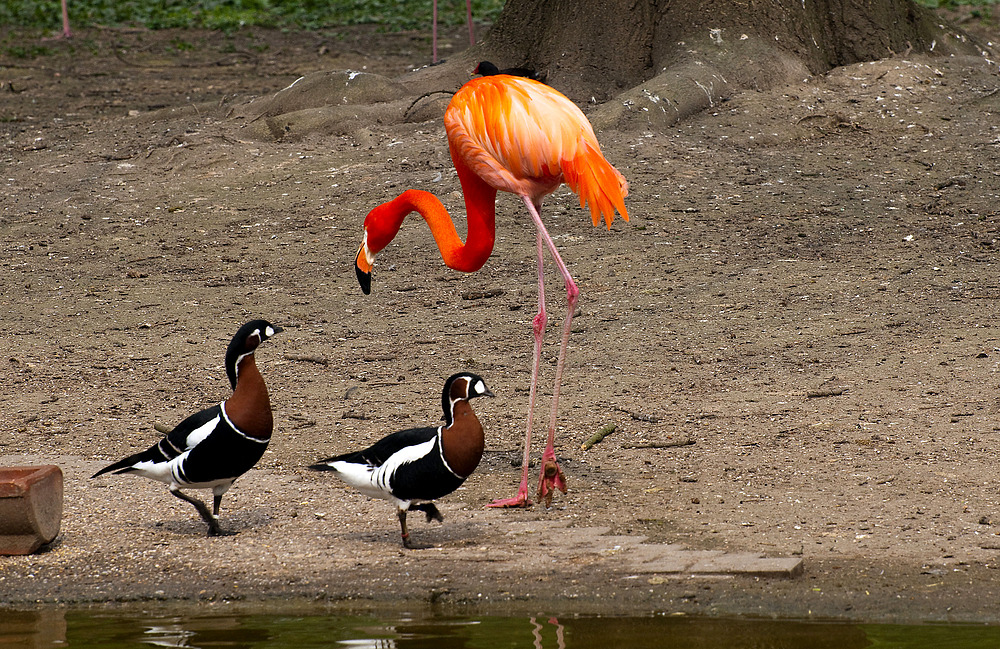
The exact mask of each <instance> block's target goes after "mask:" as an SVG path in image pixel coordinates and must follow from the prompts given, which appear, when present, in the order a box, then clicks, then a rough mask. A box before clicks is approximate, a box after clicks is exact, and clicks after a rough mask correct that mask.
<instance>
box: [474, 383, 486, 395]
mask: <svg viewBox="0 0 1000 649" xmlns="http://www.w3.org/2000/svg"><path fill="white" fill-rule="evenodd" d="M476 394H486V384H485V383H483V382H482V381H476Z"/></svg>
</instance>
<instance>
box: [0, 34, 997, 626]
mask: <svg viewBox="0 0 1000 649" xmlns="http://www.w3.org/2000/svg"><path fill="white" fill-rule="evenodd" d="M460 36H461V35H460V34H456V38H455V39H454V40H455V42H456V43H460V42H461V39H460ZM4 42H5V43H8V44H10V43H15V44H18V45H21V46H23V47H28V46H29V45H30V46H34V45H37V44H38V43H37V41H32V42H31V43H28V42H22V41H19V40H18V38H17V37H16V36H15V35H13V34H10V33H7V34H5V35H4ZM44 47H45V48H46V50H47V51H46V52H45V53H43V54H42V55H40V56H37V57H34V58H14V57H12V56H11V55H10V53H9V50H8V53H7V54H4V55H3V58H2V59H0V82H2V87H0V94H2V96H3V102H2V103H0V116H2V121H0V137H2V141H3V147H2V160H3V169H4V172H3V177H2V181H3V183H4V192H3V196H2V197H0V210H2V211H0V227H2V229H3V233H4V237H3V241H4V246H3V251H2V256H0V260H2V267H3V273H2V275H0V278H2V279H0V283H2V286H3V292H2V298H0V299H2V302H3V308H4V314H5V317H4V332H3V334H0V346H2V348H3V353H2V356H0V382H2V384H3V385H4V386H5V389H4V390H3V392H2V396H0V403H2V408H0V423H2V431H3V432H2V434H0V456H2V457H0V463H2V464H15V463H24V462H46V463H48V462H54V463H58V464H60V465H61V466H62V467H63V469H64V471H65V472H66V477H67V486H66V507H65V518H64V521H63V533H62V536H61V537H60V539H59V540H58V541H57V543H56V544H55V545H54V547H52V548H51V549H50V550H49V551H48V552H45V553H42V554H39V555H35V556H32V557H24V558H7V559H2V560H0V601H3V602H6V603H14V604H27V603H32V602H36V601H61V602H90V601H96V602H101V601H109V600H110V601H129V600H135V599H173V598H179V599H215V600H221V599H237V600H259V599H266V598H275V597H278V598H282V599H292V598H296V599H297V598H302V599H305V600H315V599H320V600H323V601H327V600H330V601H346V602H355V603H357V602H362V603H364V602H368V603H382V604H385V603H391V602H400V601H403V602H410V603H421V602H426V603H427V605H431V604H434V605H437V606H473V607H479V606H486V607H492V609H491V610H515V609H545V610H563V611H571V610H576V611H604V612H633V613H642V612H649V611H654V610H669V611H685V612H691V613H711V614H724V613H743V614H762V615H796V616H806V615H818V616H830V617H852V618H861V619H868V618H878V619H958V620H984V619H986V620H996V617H997V614H996V610H995V608H985V607H984V604H983V603H986V602H993V601H996V592H995V591H996V586H995V583H996V568H997V554H998V553H1000V537H998V534H1000V514H997V504H998V500H1000V496H998V487H997V482H996V476H997V474H998V469H1000V466H998V465H1000V460H998V458H997V454H996V452H995V449H994V444H995V443H996V440H997V430H998V425H997V423H996V422H997V411H998V408H1000V403H998V399H997V387H998V367H1000V365H998V360H1000V331H998V329H997V325H996V322H997V315H998V313H997V299H998V298H1000V283H998V280H997V277H998V273H997V263H996V257H997V248H998V246H1000V244H998V233H997V227H998V225H997V216H998V208H997V205H998V201H997V198H998V193H1000V178H998V176H997V169H998V157H1000V156H998V147H1000V144H998V142H1000V140H998V136H1000V117H998V113H1000V99H998V97H1000V95H998V94H997V93H996V90H997V82H998V77H997V74H996V66H995V65H994V64H992V63H990V62H987V61H984V60H981V59H979V60H973V59H961V60H959V59H943V58H920V59H915V60H909V59H902V58H899V59H891V60H886V61H881V62H876V63H871V64H862V65H855V66H850V67H847V68H843V69H838V70H835V71H833V72H832V73H831V74H829V75H827V76H826V77H823V78H810V79H804V80H803V81H802V83H801V84H798V85H795V86H792V87H786V88H782V89H779V90H777V91H773V92H767V93H752V94H747V95H742V96H739V97H737V98H736V99H734V100H732V101H729V102H727V103H725V104H722V105H719V106H717V107H716V109H715V110H712V111H710V112H707V113H705V114H703V115H701V116H699V117H697V118H695V119H692V120H689V121H687V122H685V123H683V124H681V125H680V126H679V127H677V128H676V129H674V130H672V131H670V132H669V133H666V134H662V135H654V134H650V133H642V132H628V133H618V132H604V133H599V138H600V140H601V142H602V145H603V147H604V150H605V154H606V156H607V157H608V158H609V159H610V160H611V161H612V162H613V163H614V164H615V165H616V166H617V167H618V168H619V169H620V170H621V171H622V172H623V173H624V174H625V176H626V177H627V178H628V179H629V181H630V184H631V194H630V196H629V198H628V208H629V212H630V214H631V215H632V217H633V218H632V221H631V223H627V224H626V223H622V222H620V221H618V222H616V223H615V224H614V225H613V227H612V228H611V230H610V232H608V231H605V230H604V229H600V228H592V227H591V226H590V223H589V219H588V216H587V214H585V213H584V212H582V211H581V210H580V209H579V207H578V205H577V203H576V200H575V197H573V196H571V195H569V194H568V193H567V192H566V191H564V190H560V191H558V192H557V193H556V194H555V195H553V196H552V197H551V198H550V199H549V200H548V202H547V203H546V212H547V215H548V219H549V224H550V232H551V233H552V234H553V235H554V236H555V237H556V238H557V240H558V242H559V245H560V246H561V249H562V250H563V254H564V258H565V259H566V260H567V263H568V264H569V267H570V270H571V272H572V273H573V274H574V276H575V277H576V278H577V279H578V280H579V283H580V287H581V291H582V310H581V315H580V317H579V318H578V320H576V321H575V322H576V323H577V324H575V325H574V331H573V334H572V337H571V343H570V345H571V346H570V350H569V360H568V367H567V371H566V377H565V381H564V388H563V394H564V397H563V398H564V402H563V403H564V406H563V407H562V409H561V417H560V421H561V426H560V429H559V431H558V452H559V454H560V457H561V459H562V461H563V466H564V469H565V470H566V472H567V477H568V480H569V485H570V489H571V491H570V493H569V494H568V495H567V496H565V497H559V498H557V500H556V502H555V503H554V506H553V507H552V508H551V509H545V508H541V507H537V506H536V507H534V508H532V509H530V510H526V511H491V510H485V509H484V508H483V506H484V505H485V504H486V503H487V502H489V500H491V499H492V498H494V497H498V496H506V495H512V494H513V491H514V488H515V486H516V483H517V480H518V477H519V469H518V468H517V467H516V466H513V465H512V460H516V458H517V457H518V455H519V448H520V447H519V445H520V441H521V438H522V431H523V418H524V413H525V409H526V401H527V384H528V380H527V379H528V373H529V365H530V346H531V331H530V321H531V318H532V317H533V315H534V302H535V287H534V282H533V280H532V278H533V274H534V263H533V252H534V248H533V243H534V232H533V229H532V227H531V224H530V221H529V219H528V218H527V215H525V214H524V213H523V209H522V208H520V206H519V202H518V201H517V200H516V199H515V198H513V197H510V196H502V197H501V198H500V200H499V206H498V224H497V227H498V237H497V246H496V250H495V252H494V255H493V257H492V259H491V260H490V262H489V263H488V264H487V265H486V267H485V268H484V269H483V270H481V271H480V272H478V273H475V274H473V275H462V274H460V273H457V272H453V271H450V270H448V269H447V268H445V267H444V266H443V265H442V263H441V261H440V257H439V255H438V253H437V251H436V249H435V248H434V246H433V243H432V241H431V238H430V236H429V235H428V233H427V229H426V227H425V226H424V225H423V224H422V223H421V222H420V221H419V220H415V221H411V222H408V223H407V224H406V225H405V226H404V228H403V231H402V232H401V235H400V236H399V237H398V238H397V239H396V241H395V243H394V245H393V246H391V247H390V248H389V249H388V250H386V251H385V252H384V253H383V254H382V255H381V256H380V258H379V267H378V274H377V276H376V284H375V287H374V291H373V295H371V296H364V295H362V294H361V291H360V290H359V289H358V287H357V283H356V279H355V277H354V273H353V271H352V269H351V264H352V260H353V255H354V253H355V251H356V250H357V245H358V236H359V232H360V224H361V221H362V219H363V217H364V215H365V214H366V213H367V212H368V210H369V209H370V208H371V207H372V206H374V205H376V204H378V203H380V202H382V201H384V200H387V199H389V198H391V197H393V196H394V195H396V194H397V193H399V192H400V191H401V190H402V189H404V188H407V187H417V188H424V189H430V190H432V191H434V192H435V193H436V194H437V195H439V196H440V197H441V198H442V199H443V200H444V202H445V204H446V205H447V206H448V207H449V208H450V209H452V210H454V212H455V213H460V212H461V208H462V202H461V197H460V194H459V193H458V192H459V184H458V181H457V178H456V176H455V174H454V171H453V169H452V167H451V164H450V161H449V159H448V154H447V147H446V145H445V143H444V135H443V127H442V125H441V124H440V123H439V122H438V121H436V120H435V121H429V122H426V123H421V124H416V125H413V124H409V125H401V126H384V127H383V126H380V125H377V124H373V125H371V126H370V127H367V128H363V129H359V130H358V131H357V132H356V133H355V134H354V135H350V136H343V137H334V136H325V137H320V136H316V137H312V138H306V139H304V140H301V141H297V142H291V143H289V142H284V143H281V142H279V143H274V142H267V141H262V140H260V139H257V138H254V137H249V136H248V134H247V133H248V132H247V129H246V128H245V127H246V124H245V123H243V122H241V121H239V120H236V119H234V118H233V117H232V115H233V113H234V111H233V108H234V107H237V106H240V105H243V104H244V103H245V102H246V101H248V100H250V99H251V98H253V97H255V96H264V95H267V94H269V93H272V92H274V91H276V90H278V89H280V88H282V87H285V86H287V85H288V84H289V83H291V82H292V81H294V80H295V79H296V78H298V77H299V76H300V75H302V74H305V73H307V72H310V71H315V70H326V69H338V68H343V69H362V68H365V69H367V70H369V71H374V72H378V73H383V74H389V75H393V76H394V75H398V74H402V73H404V72H405V71H406V70H407V69H408V68H410V67H411V66H414V65H418V64H420V63H422V62H423V61H425V60H426V59H427V58H428V54H427V47H426V42H425V39H424V38H423V37H422V36H421V35H416V34H403V35H385V34H377V33H374V32H371V31H366V30H360V29H359V30H351V31H347V32H343V33H342V34H339V35H319V34H280V33H273V32H247V33H243V34H238V35H233V36H219V35H217V34H200V33H189V32H174V33H171V32H153V33H149V32H126V31H109V30H101V31H91V32H82V33H81V34H80V35H79V36H78V37H77V38H74V39H73V40H72V41H69V42H47V43H45V44H44ZM549 281H550V282H551V286H552V287H555V288H553V290H552V291H551V292H550V295H549V300H550V302H549V304H550V308H551V311H552V313H553V314H554V316H553V319H552V322H553V325H552V327H550V331H549V332H548V340H549V344H548V345H547V346H546V349H545V354H546V358H547V359H548V360H549V361H551V360H553V359H554V355H555V348H556V343H557V328H558V322H559V321H560V320H561V317H562V305H563V304H564V302H563V301H562V300H563V297H562V295H561V294H560V291H559V290H557V288H558V287H559V282H558V279H557V278H556V276H555V275H554V274H552V275H551V276H550V280H549ZM250 317H266V318H268V319H270V320H271V321H273V322H275V323H277V324H279V325H281V326H282V327H284V328H285V332H284V333H283V334H281V336H280V337H276V338H275V339H274V340H273V341H272V342H271V343H269V344H268V346H267V347H265V348H264V349H262V350H261V353H260V354H259V363H260V366H261V368H262V371H263V373H264V376H265V378H266V379H267V381H268V385H269V387H270V391H271V395H272V401H273V403H274V408H275V417H276V421H277V433H276V437H275V439H274V442H273V443H272V445H271V447H270V450H269V451H268V453H267V454H266V455H265V457H264V459H263V460H262V461H261V463H260V465H259V466H258V468H257V469H255V470H253V471H251V472H250V473H249V474H247V475H246V476H245V477H244V478H242V479H241V480H240V481H239V482H237V484H236V487H235V488H234V489H233V490H232V491H231V492H230V493H229V494H227V496H226V498H225V500H224V502H223V525H224V527H227V528H229V529H230V530H232V531H235V532H237V534H236V535H235V536H229V537H224V538H211V539H209V538H206V537H205V536H204V525H203V524H202V523H201V522H200V521H199V520H198V519H197V517H196V515H195V513H194V511H193V510H192V508H190V507H189V506H187V505H186V504H184V503H181V502H179V501H176V499H174V498H172V497H170V496H169V494H167V493H166V490H165V489H164V488H163V487H162V485H157V484H152V483H149V482H146V481H143V480H140V479H138V478H130V477H102V478H100V479H97V480H91V479H89V477H88V476H89V475H91V474H92V473H93V472H94V471H95V470H96V469H97V468H99V467H101V466H103V465H104V464H106V463H108V462H109V461H112V460H114V459H117V458H119V457H121V456H124V455H125V454H128V453H130V452H134V451H135V450H137V449H140V448H144V447H146V446H148V445H150V444H151V443H153V442H154V441H155V440H156V439H158V437H159V433H157V432H156V431H154V429H153V427H152V425H153V423H154V422H156V421H162V422H166V423H170V424H174V423H177V422H178V421H180V420H181V419H182V418H183V417H184V416H186V415H187V414H189V413H191V412H193V411H195V410H197V409H200V408H203V407H206V406H208V405H211V404H213V403H215V402H217V401H218V400H220V399H222V398H224V397H225V396H226V387H227V384H226V380H225V376H224V372H223V369H222V366H221V363H222V356H223V353H224V350H225V345H226V343H227V342H228V340H229V338H230V337H231V335H232V334H233V332H234V331H235V329H236V328H237V327H238V325H239V324H241V323H242V322H243V321H245V320H247V319H249V318H250ZM463 368H468V369H472V370H474V371H476V372H478V373H480V374H482V375H483V376H484V377H486V380H487V381H488V383H489V384H490V387H491V388H492V389H493V391H494V392H495V393H496V394H497V397H496V398H495V399H491V400H482V401H481V402H478V403H476V404H475V405H476V407H477V411H478V413H479V416H480V418H481V419H482V421H483V422H484V425H485V428H486V430H487V436H488V440H487V454H486V457H485V458H484V461H483V463H482V465H481V466H480V468H479V470H478V471H477V472H476V473H475V474H474V475H473V477H472V478H471V479H470V480H469V481H468V482H467V483H466V486H465V487H464V488H463V489H462V490H461V491H459V492H457V493H456V494H454V495H452V496H451V497H449V498H446V499H445V500H444V501H442V503H441V508H442V512H443V513H444V515H445V517H446V518H445V522H444V524H442V525H438V524H431V525H425V524H424V523H423V522H422V521H415V523H414V526H413V527H414V529H413V534H414V537H415V538H416V539H417V540H419V541H422V542H424V543H427V544H429V545H432V546H433V547H432V548H431V549H427V550H420V551H403V550H402V548H401V547H400V546H399V540H398V530H397V522H396V519H395V516H394V515H393V512H392V509H391V507H390V506H388V505H387V504H385V503H382V502H371V501H368V500H367V499H365V498H364V497H362V496H360V495H358V494H355V493H352V492H349V491H347V490H345V489H344V488H342V487H341V486H340V484H338V483H336V482H335V481H334V480H333V479H332V478H331V477H330V476H327V475H315V474H312V473H310V472H307V471H305V470H304V469H303V466H304V465H306V464H308V463H310V462H313V461H315V460H316V459H317V458H320V457H323V456H327V455H330V454H332V453H335V452H338V451H343V450H348V449H350V448H353V447H356V446H359V445H363V444H366V443H369V442H370V441H372V440H374V439H376V438H377V437H379V436H381V435H383V434H385V433H387V432H390V431H392V430H395V429H398V428H402V427H407V426H413V425H422V424H425V423H430V422H434V421H436V420H437V419H438V418H439V417H440V406H439V397H438V395H439V393H440V388H441V383H442V381H443V379H444V377H446V376H447V375H449V374H451V373H452V372H454V371H457V370H459V369H463ZM546 372H547V379H546V381H543V385H547V381H550V380H551V364H550V365H548V366H547V367H546ZM546 397H547V395H546V394H543V398H546ZM541 410H542V411H543V412H544V410H545V404H544V403H543V405H542V408H541ZM540 421H541V418H540ZM542 423H543V422H542ZM609 424H614V425H615V426H616V429H615V432H614V433H612V434H611V435H610V436H609V437H607V438H606V439H605V440H604V441H603V442H602V443H600V444H599V445H597V446H596V447H594V448H592V449H591V450H589V451H586V452H584V451H581V450H580V445H581V443H582V442H583V441H584V440H586V439H587V438H588V437H590V436H591V435H592V434H593V433H594V432H596V431H598V430H600V429H602V428H603V427H605V426H607V425H609ZM542 428H544V426H543V425H542ZM539 452H540V451H539V450H538V449H536V453H535V454H536V457H537V455H538V453H539ZM598 527H607V528H609V530H608V532H609V534H613V535H622V536H633V537H634V536H644V537H646V538H647V539H648V541H649V542H654V543H675V544H679V545H681V546H683V547H685V548H688V549H692V550H723V551H728V552H741V551H752V552H760V553H763V554H765V555H768V556H776V557H780V556H797V557H801V558H802V559H803V563H804V566H805V572H804V574H803V575H802V576H799V577H796V578H793V579H785V580H775V579H760V578H758V577H754V576H743V577H710V578H708V577H692V576H690V575H685V574H681V575H662V574H649V573H643V572H641V571H638V570H636V567H635V565H634V564H632V563H629V561H628V556H627V553H623V552H618V551H616V550H615V546H614V544H611V545H610V546H604V545H601V544H599V543H598V544H597V545H594V546H591V547H583V546H573V547H571V548H569V549H567V544H566V543H564V542H563V541H562V540H564V539H566V538H567V537H572V535H573V534H574V530H575V529H591V528H598Z"/></svg>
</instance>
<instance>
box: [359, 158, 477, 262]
mask: <svg viewBox="0 0 1000 649" xmlns="http://www.w3.org/2000/svg"><path fill="white" fill-rule="evenodd" d="M455 168H456V169H457V170H458V178H459V180H460V181H461V183H462V192H463V194H464V195H465V210H466V220H467V222H468V234H467V236H466V238H465V242H463V241H462V239H461V238H460V237H459V236H458V231H457V230H456V229H455V224H454V223H453V222H452V220H451V216H449V215H448V211H447V210H446V209H445V207H444V205H442V204H441V201H439V200H438V198H437V197H436V196H434V194H431V193H430V192H425V191H422V190H419V189H408V190H406V191H405V192H403V193H402V194H400V195H399V196H398V197H396V198H395V199H393V200H391V201H389V202H388V203H383V204H382V205H379V206H378V207H376V208H375V209H373V210H372V211H371V212H369V213H368V216H367V217H366V218H365V232H366V233H367V243H368V248H369V250H370V251H371V253H372V254H375V253H378V252H379V251H380V250H382V249H383V248H385V247H386V246H387V245H389V242H390V241H392V239H393V237H395V236H396V234H397V233H398V232H399V228H400V227H401V226H402V225H403V219H404V218H406V215H408V214H410V213H411V212H417V213H418V214H420V216H422V217H423V218H424V220H425V221H427V225H428V226H429V227H430V229H431V234H433V235H434V241H435V242H436V243H437V247H438V249H439V250H440V251H441V258H442V259H444V263H445V264H446V265H447V266H448V267H449V268H454V269H455V270H460V271H463V272H466V273H471V272H473V271H476V270H479V269H480V268H482V266H483V264H485V263H486V260H487V259H488V258H489V256H490V254H491V253H492V252H493V243H494V241H495V239H496V233H495V227H496V225H495V222H496V195H497V190H495V189H494V188H492V187H490V186H489V185H488V184H486V182H484V181H483V180H482V179H481V178H479V176H477V175H476V174H475V173H473V172H472V171H471V170H470V169H469V168H468V167H467V166H466V165H465V164H464V163H462V162H461V161H460V160H456V161H455Z"/></svg>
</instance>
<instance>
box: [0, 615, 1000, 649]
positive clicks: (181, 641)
mask: <svg viewBox="0 0 1000 649" xmlns="http://www.w3.org/2000/svg"><path fill="white" fill-rule="evenodd" d="M63 646H69V647H73V648H74V649H87V648H90V647H94V648H97V647H99V648H101V649H117V648H119V647H141V646H147V647H149V646H152V647H184V648H186V649H215V648H219V647H222V648H234V649H238V648H246V649H291V648H294V649H308V648H310V647H343V648H345V649H465V648H468V649H506V648H508V647H509V648H512V649H513V648H518V649H521V648H524V649H530V648H531V647H534V648H535V649H607V648H609V647H627V648H628V649H645V648H647V647H648V648H650V649H652V648H654V647H655V648H656V649H717V648H722V649H744V648H745V649H798V648H809V649H827V648H829V649H855V648H856V649H861V648H863V647H878V648H881V649H931V648H932V647H933V648H934V649H939V648H941V647H949V649H951V648H954V649H980V648H985V647H990V648H991V649H996V648H997V647H1000V628H998V627H994V626H958V625H926V626H897V625H855V624H819V623H809V622H799V621H785V622H780V621H762V620H734V619H706V618H688V617H663V616H659V617H633V618H614V617H596V616H591V617H559V618H556V617H546V616H537V617H514V618H504V617H490V616H481V617H475V618H472V617H468V618H457V617H445V616H435V615H426V616H407V615H385V616H382V617H375V616H355V617H348V616H331V615H316V614H309V615H301V616H296V615H276V614H275V615H243V614H236V613H233V614H190V615H177V614H166V613H162V614H157V613H155V612H153V613H151V612H148V611H139V610H128V609H125V610H114V611H101V612H95V611H92V610H73V609H60V608H42V609H37V610H31V611H4V610H0V649H6V648H7V647H18V648H21V647H23V648H25V649H36V648H42V647H45V648H53V647H63Z"/></svg>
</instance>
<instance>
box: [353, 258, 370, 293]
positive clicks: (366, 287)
mask: <svg viewBox="0 0 1000 649" xmlns="http://www.w3.org/2000/svg"><path fill="white" fill-rule="evenodd" d="M354 272H356V273H357V274H358V284H360V285H361V290H362V291H363V292H364V294H365V295H371V293H372V274H371V273H366V272H365V271H363V270H361V267H360V266H358V265H356V264H355V266H354Z"/></svg>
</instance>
